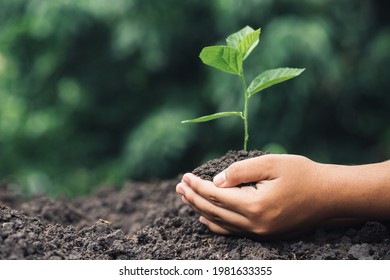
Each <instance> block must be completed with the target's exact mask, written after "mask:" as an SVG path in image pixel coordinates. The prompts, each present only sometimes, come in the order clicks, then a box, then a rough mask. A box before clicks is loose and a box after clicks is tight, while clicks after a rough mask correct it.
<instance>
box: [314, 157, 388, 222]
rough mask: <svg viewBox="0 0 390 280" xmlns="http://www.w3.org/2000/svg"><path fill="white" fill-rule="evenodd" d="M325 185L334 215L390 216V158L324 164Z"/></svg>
mask: <svg viewBox="0 0 390 280" xmlns="http://www.w3.org/2000/svg"><path fill="white" fill-rule="evenodd" d="M321 170H322V172H321V174H322V178H323V180H322V182H323V183H322V186H321V187H322V188H323V189H324V190H325V193H326V195H325V199H327V200H328V201H327V204H326V205H327V206H328V209H329V212H330V213H331V215H332V216H333V217H358V218H368V219H390V161H385V162H382V163H375V164H366V165H359V166H343V165H328V164H323V165H321Z"/></svg>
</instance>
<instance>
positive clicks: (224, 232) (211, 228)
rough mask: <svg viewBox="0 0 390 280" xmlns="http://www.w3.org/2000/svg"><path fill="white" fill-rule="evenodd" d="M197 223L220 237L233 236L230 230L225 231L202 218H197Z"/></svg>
mask: <svg viewBox="0 0 390 280" xmlns="http://www.w3.org/2000/svg"><path fill="white" fill-rule="evenodd" d="M199 222H201V223H202V224H204V225H206V226H207V227H208V228H209V229H210V230H211V231H212V232H214V233H217V234H221V235H233V232H231V231H230V230H227V229H225V228H223V227H221V226H219V225H217V224H216V223H214V222H212V221H209V220H207V219H206V218H205V217H203V216H200V217H199Z"/></svg>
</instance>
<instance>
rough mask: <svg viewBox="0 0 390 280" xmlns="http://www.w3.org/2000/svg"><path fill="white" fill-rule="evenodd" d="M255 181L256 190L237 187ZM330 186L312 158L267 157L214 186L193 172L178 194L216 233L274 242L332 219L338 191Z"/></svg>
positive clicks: (236, 168) (238, 167)
mask: <svg viewBox="0 0 390 280" xmlns="http://www.w3.org/2000/svg"><path fill="white" fill-rule="evenodd" d="M249 182H255V183H256V187H253V186H244V187H236V186H238V185H240V184H242V183H244V184H245V183H249ZM324 182H326V177H325V174H324V172H322V170H321V168H320V164H317V163H316V162H314V161H311V160H309V159H308V158H306V157H303V156H296V155H264V156H260V157H257V158H251V159H247V160H243V161H240V162H236V163H233V164H232V165H231V166H229V167H228V168H227V169H226V170H224V171H223V172H221V173H220V174H218V175H217V176H216V177H215V178H214V180H213V182H211V181H206V180H202V179H200V178H199V177H197V176H195V175H193V174H191V173H187V174H185V175H184V176H183V178H182V180H181V182H180V183H179V184H177V186H176V192H177V193H178V194H179V195H181V196H182V200H183V202H184V203H186V204H188V205H190V206H191V207H192V208H193V209H194V210H195V211H197V212H198V213H199V214H200V219H199V220H200V222H201V223H203V224H205V225H207V226H208V227H209V229H210V230H212V231H213V232H215V233H219V234H235V235H247V236H257V237H258V236H261V237H272V236H279V235H281V236H283V235H285V234H287V235H288V234H290V233H294V232H300V231H304V230H306V229H308V228H310V227H312V226H314V225H316V224H317V223H319V222H321V221H324V220H327V219H330V218H331V217H332V214H333V209H332V203H331V202H332V192H331V191H329V190H328V187H327V184H325V183H324Z"/></svg>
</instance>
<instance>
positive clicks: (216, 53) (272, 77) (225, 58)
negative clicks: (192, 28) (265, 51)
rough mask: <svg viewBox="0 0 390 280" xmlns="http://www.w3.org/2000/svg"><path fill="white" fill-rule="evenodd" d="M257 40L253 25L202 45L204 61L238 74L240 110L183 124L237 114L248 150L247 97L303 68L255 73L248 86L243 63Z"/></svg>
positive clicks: (293, 76)
mask: <svg viewBox="0 0 390 280" xmlns="http://www.w3.org/2000/svg"><path fill="white" fill-rule="evenodd" d="M259 40H260V28H259V29H257V30H254V29H253V28H251V27H249V26H246V27H244V28H243V29H241V30H240V31H238V32H236V33H233V34H231V35H230V36H229V37H227V38H226V43H227V46H211V47H205V48H203V50H202V51H201V53H200V55H199V57H200V59H201V60H202V62H203V63H204V64H206V65H209V66H211V67H214V68H217V69H218V70H221V71H224V72H226V73H229V74H233V75H237V76H238V78H239V79H240V81H241V84H242V89H243V94H244V97H245V102H244V109H243V111H241V112H220V113H215V114H212V115H207V116H203V117H200V118H196V119H192V120H185V121H182V123H198V122H207V121H211V120H214V119H219V118H224V117H230V116H236V117H240V118H241V119H242V120H243V122H244V150H245V151H246V150H247V143H248V139H249V132H248V104H249V100H250V98H251V97H252V96H253V95H254V94H256V93H258V92H261V91H263V90H264V89H266V88H269V87H270V86H273V85H275V84H279V83H281V82H284V81H287V80H289V79H292V78H295V77H296V76H298V75H300V74H301V73H302V72H303V71H304V70H305V69H298V68H277V69H272V70H267V71H264V72H263V73H261V74H260V75H258V76H257V77H256V78H255V79H254V80H253V81H252V82H251V83H250V85H249V86H248V87H247V85H246V82H245V78H244V71H243V62H244V60H245V59H247V58H248V56H249V55H250V53H251V52H252V51H253V49H254V48H255V47H256V46H257V44H258V43H259Z"/></svg>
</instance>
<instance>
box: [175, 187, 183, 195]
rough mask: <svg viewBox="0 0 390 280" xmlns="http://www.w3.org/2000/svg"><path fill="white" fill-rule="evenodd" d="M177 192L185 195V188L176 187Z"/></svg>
mask: <svg viewBox="0 0 390 280" xmlns="http://www.w3.org/2000/svg"><path fill="white" fill-rule="evenodd" d="M176 192H177V193H178V194H180V195H184V191H183V188H182V187H181V186H177V187H176Z"/></svg>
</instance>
